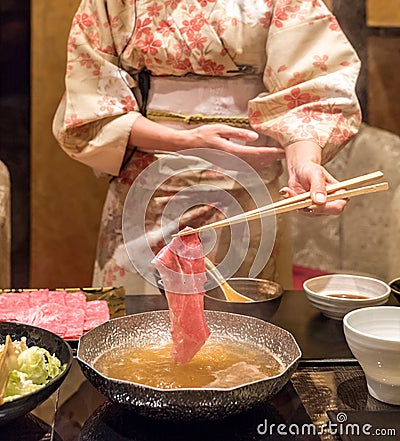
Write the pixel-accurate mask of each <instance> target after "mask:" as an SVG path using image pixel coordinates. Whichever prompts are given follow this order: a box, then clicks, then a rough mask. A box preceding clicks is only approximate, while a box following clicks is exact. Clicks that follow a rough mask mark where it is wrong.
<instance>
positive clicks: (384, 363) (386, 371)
mask: <svg viewBox="0 0 400 441" xmlns="http://www.w3.org/2000/svg"><path fill="white" fill-rule="evenodd" d="M343 329H344V335H345V337H346V341H347V344H348V345H349V348H350V350H351V352H352V353H353V355H354V356H355V357H356V359H357V361H358V362H359V363H360V365H361V367H362V369H363V371H364V373H365V377H366V380H367V386H368V392H369V393H370V394H371V395H372V396H373V397H374V398H376V399H377V400H379V401H383V402H385V403H389V404H395V405H400V308H399V307H398V306H378V307H370V308H363V309H358V310H356V311H351V312H349V313H348V314H346V316H345V317H344V319H343Z"/></svg>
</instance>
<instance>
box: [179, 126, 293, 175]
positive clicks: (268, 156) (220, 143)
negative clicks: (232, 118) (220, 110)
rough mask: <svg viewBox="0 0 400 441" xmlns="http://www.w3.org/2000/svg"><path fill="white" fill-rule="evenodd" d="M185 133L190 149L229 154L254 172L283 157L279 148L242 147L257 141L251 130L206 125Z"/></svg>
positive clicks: (256, 135)
mask: <svg viewBox="0 0 400 441" xmlns="http://www.w3.org/2000/svg"><path fill="white" fill-rule="evenodd" d="M185 132H187V133H188V134H189V139H191V148H193V147H196V148H213V149H218V150H222V151H224V152H227V153H231V154H232V155H235V156H237V157H239V158H240V159H243V160H244V161H246V162H247V163H248V164H249V165H251V166H252V167H253V168H254V169H256V170H261V169H263V168H265V167H268V166H270V165H272V164H273V163H274V162H276V161H279V160H280V159H283V158H284V157H285V151H284V149H282V148H279V147H273V146H271V147H268V146H251V145H244V144H246V143H252V142H254V141H256V140H257V139H258V134H257V133H256V132H254V131H252V130H247V129H239V128H237V127H231V126H228V125H225V124H207V125H202V126H199V127H196V128H194V129H189V130H187V131H185ZM235 140H236V141H235Z"/></svg>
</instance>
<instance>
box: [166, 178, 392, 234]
mask: <svg viewBox="0 0 400 441" xmlns="http://www.w3.org/2000/svg"><path fill="white" fill-rule="evenodd" d="M382 176H383V173H382V172H381V171H376V172H373V173H368V174H366V175H362V176H358V177H355V178H351V179H347V180H345V181H342V182H336V183H335V184H329V185H327V186H326V191H327V202H331V201H334V200H338V199H350V198H352V197H355V196H360V195H363V194H368V193H375V192H378V191H384V190H388V188H389V184H388V183H387V182H383V183H381V184H374V185H367V186H364V187H359V188H354V189H352V190H344V189H345V188H348V187H353V186H354V185H358V184H364V183H366V182H370V181H373V180H375V179H379V178H381V177H382ZM338 190H343V191H342V192H340V193H335V194H330V193H333V192H335V191H338ZM313 204H314V202H313V201H312V199H311V194H310V192H309V191H308V192H305V193H301V194H298V195H296V196H293V197H290V198H287V199H283V200H281V201H278V202H274V203H272V204H269V205H265V206H263V207H260V208H256V209H254V210H250V211H247V212H245V213H241V214H238V215H236V216H232V217H230V218H227V219H223V220H220V221H217V222H213V223H211V224H208V225H203V226H202V227H199V228H194V229H192V230H188V231H180V232H178V233H176V234H173V235H172V237H175V236H186V235H189V234H193V233H200V232H202V231H206V230H210V229H217V228H222V227H225V226H227V225H233V224H237V223H240V222H244V221H251V220H254V219H259V218H262V217H265V216H271V215H273V214H281V213H287V212H289V211H294V210H300V209H302V208H307V207H309V206H310V205H313Z"/></svg>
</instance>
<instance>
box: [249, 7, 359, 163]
mask: <svg viewBox="0 0 400 441" xmlns="http://www.w3.org/2000/svg"><path fill="white" fill-rule="evenodd" d="M266 55H267V61H266V67H265V70H264V76H263V80H264V84H265V86H266V88H267V90H268V92H269V93H264V94H260V95H259V96H257V97H256V98H254V99H253V100H251V101H250V102H249V119H250V123H251V125H252V127H253V128H254V129H255V130H257V131H258V132H260V133H263V134H266V135H268V136H270V137H272V138H273V139H275V140H277V141H278V142H279V143H280V144H281V145H282V146H286V145H288V144H290V143H293V142H295V141H299V140H314V141H315V142H317V143H318V144H319V145H320V146H321V147H322V149H323V152H322V162H323V163H326V162H327V161H329V160H330V159H331V158H332V157H333V156H334V155H335V154H336V153H337V152H338V151H339V150H340V149H341V148H342V147H343V146H344V145H345V144H346V142H347V141H348V140H349V139H350V138H351V137H352V136H354V135H355V134H356V133H357V131H358V129H359V126H360V124H361V112H360V107H359V103H358V99H357V96H356V94H355V84H356V81H357V77H358V73H359V69H360V61H359V59H358V56H357V54H356V53H355V51H354V49H353V48H352V46H351V45H350V43H349V42H348V40H347V38H346V37H345V35H344V34H343V32H342V30H341V29H340V27H339V25H338V23H337V20H336V18H335V17H334V16H333V15H332V14H331V13H330V11H329V10H328V9H327V8H326V6H325V5H324V4H323V2H322V0H302V1H299V0H277V1H276V2H275V7H274V8H273V10H272V13H271V16H270V27H269V33H268V38H267V43H266Z"/></svg>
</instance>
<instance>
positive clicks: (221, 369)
mask: <svg viewBox="0 0 400 441" xmlns="http://www.w3.org/2000/svg"><path fill="white" fill-rule="evenodd" d="M94 367H95V369H97V370H98V371H99V372H101V373H102V374H103V375H106V376H107V377H111V378H116V379H120V380H126V381H131V382H135V383H140V384H144V385H147V386H152V387H158V388H162V389H176V388H203V387H218V388H229V387H235V386H239V385H242V384H244V383H249V382H251V381H256V380H262V379H265V378H268V377H272V376H275V375H278V374H279V373H281V372H282V371H283V369H284V367H283V365H282V363H281V361H280V360H278V359H277V357H275V356H274V355H273V354H272V353H270V352H267V351H265V350H263V349H260V348H258V347H257V346H254V345H249V344H245V343H242V344H241V343H239V342H232V341H231V340H229V341H228V340H218V341H216V340H214V341H213V340H208V341H207V342H206V343H205V345H204V346H203V347H202V348H201V350H200V351H199V352H198V353H197V354H196V355H195V356H194V358H193V359H192V360H191V361H190V363H188V364H185V365H177V364H175V363H174V362H173V360H172V357H171V344H165V345H149V346H146V347H141V348H137V347H136V348H132V347H125V348H118V349H113V350H111V351H109V352H106V353H105V354H103V355H101V356H100V357H99V358H98V359H97V360H96V362H95V364H94Z"/></svg>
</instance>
